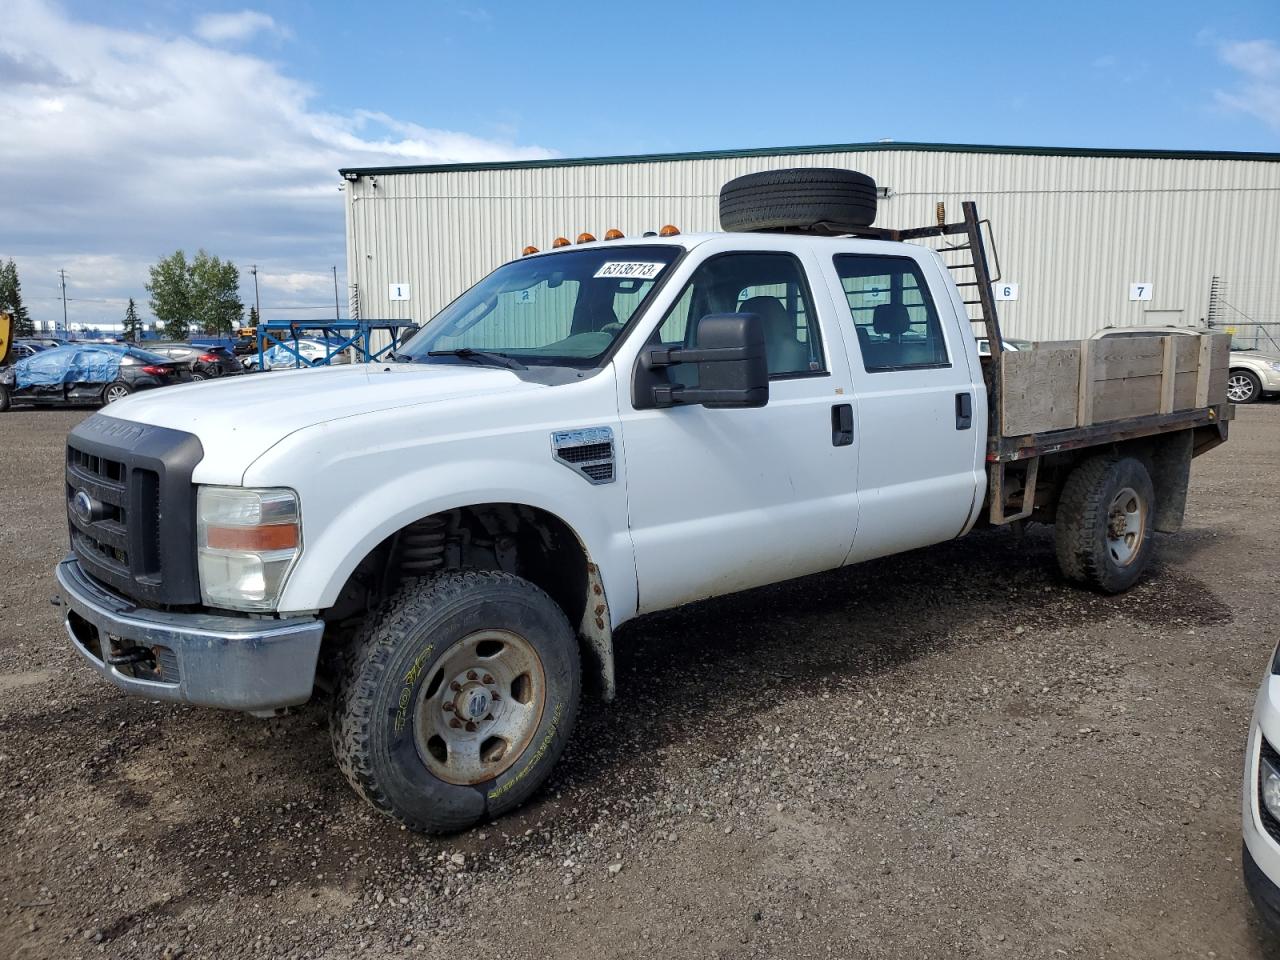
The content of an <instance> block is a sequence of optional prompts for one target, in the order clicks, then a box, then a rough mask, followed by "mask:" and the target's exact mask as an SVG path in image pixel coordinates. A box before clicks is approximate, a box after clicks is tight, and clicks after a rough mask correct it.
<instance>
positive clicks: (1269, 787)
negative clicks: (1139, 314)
mask: <svg viewBox="0 0 1280 960" xmlns="http://www.w3.org/2000/svg"><path fill="white" fill-rule="evenodd" d="M1258 781H1259V784H1258V785H1259V786H1260V787H1261V788H1262V803H1263V805H1264V806H1265V807H1266V808H1267V812H1268V813H1270V814H1271V815H1272V816H1273V817H1275V818H1276V819H1277V820H1280V770H1277V769H1276V767H1275V764H1273V763H1272V762H1271V761H1270V760H1268V759H1267V758H1266V757H1265V756H1261V757H1259V758H1258Z"/></svg>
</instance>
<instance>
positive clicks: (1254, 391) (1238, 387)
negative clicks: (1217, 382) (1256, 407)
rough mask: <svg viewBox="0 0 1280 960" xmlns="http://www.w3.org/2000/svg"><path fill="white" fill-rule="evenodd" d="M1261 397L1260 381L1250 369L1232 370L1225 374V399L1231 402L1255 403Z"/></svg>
mask: <svg viewBox="0 0 1280 960" xmlns="http://www.w3.org/2000/svg"><path fill="white" fill-rule="evenodd" d="M1261 397H1262V381H1261V380H1259V379H1258V375H1257V374H1256V373H1254V372H1253V371H1251V370H1232V371H1230V372H1229V373H1228V374H1227V399H1228V400H1230V401H1231V402H1232V403H1255V402H1257V401H1258V400H1259V399H1261Z"/></svg>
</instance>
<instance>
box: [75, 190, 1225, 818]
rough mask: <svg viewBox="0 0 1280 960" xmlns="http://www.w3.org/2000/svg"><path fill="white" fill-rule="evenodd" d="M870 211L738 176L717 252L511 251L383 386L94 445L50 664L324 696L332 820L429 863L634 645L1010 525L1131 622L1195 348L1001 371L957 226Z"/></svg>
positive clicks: (586, 245)
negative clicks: (639, 632)
mask: <svg viewBox="0 0 1280 960" xmlns="http://www.w3.org/2000/svg"><path fill="white" fill-rule="evenodd" d="M824 176H825V179H823V177H824ZM867 183H869V181H868V180H867V179H866V178H860V177H859V176H858V175H856V174H852V173H850V172H847V171H844V172H842V171H812V170H808V171H775V172H772V173H770V174H758V175H753V176H751V177H747V178H742V179H741V180H740V181H734V182H733V183H731V184H729V185H728V186H727V187H726V189H725V192H724V194H723V196H722V219H723V220H724V221H725V222H726V224H730V223H731V224H732V225H733V226H734V227H736V229H735V230H734V231H733V232H726V233H716V234H701V235H681V234H679V233H678V232H677V231H675V230H674V228H664V230H663V235H661V236H648V237H645V238H642V239H625V238H621V239H610V240H605V241H601V242H594V241H592V240H590V238H586V237H584V238H581V240H582V242H580V243H577V244H568V243H567V242H566V243H565V244H563V245H559V246H558V247H557V248H556V249H553V250H551V251H550V252H546V253H539V252H536V251H531V250H530V251H527V252H526V255H524V256H522V257H521V258H519V259H517V260H514V261H512V262H510V263H507V264H505V265H503V266H501V267H499V268H498V269H496V270H495V271H494V272H493V273H491V274H490V275H489V276H487V277H486V278H485V279H483V280H482V281H480V282H479V283H478V284H476V285H475V286H474V287H472V288H471V289H469V290H467V291H466V292H465V293H463V294H462V295H461V296H460V297H459V298H458V299H457V300H455V301H454V302H453V303H451V304H450V305H449V306H448V307H446V308H445V309H444V310H443V311H441V313H440V314H438V315H437V316H436V317H435V318H434V319H432V320H431V321H430V322H429V323H427V324H426V325H425V326H424V328H423V330H422V331H421V332H420V333H419V334H418V335H417V336H416V337H415V338H414V339H413V340H412V341H411V342H410V343H409V344H408V345H407V347H405V348H404V349H402V351H401V352H400V353H399V355H398V356H396V357H395V361H394V362H388V363H373V364H358V365H350V366H345V367H340V368H332V369H317V370H301V371H297V372H285V373H279V374H276V375H273V376H271V377H263V378H257V377H253V378H234V379H233V380H231V381H227V382H218V381H212V382H206V383H202V384H195V385H192V386H181V387H177V388H172V389H169V390H165V391H163V392H162V393H163V395H160V393H159V392H157V393H156V394H155V395H147V394H143V395H138V396H135V397H131V398H128V399H126V400H123V401H121V402H119V403H116V404H113V405H112V406H111V407H109V408H108V409H106V410H103V411H102V412H100V413H97V414H95V415H93V416H91V417H89V418H88V419H86V420H85V421H83V422H82V423H81V424H80V425H79V426H77V427H76V428H75V429H74V430H73V431H72V432H71V434H70V436H69V438H68V445H67V467H66V482H67V486H66V495H67V506H68V520H69V526H70V535H71V556H70V557H69V558H68V559H67V560H65V561H64V562H63V563H61V564H60V565H59V566H58V570H57V576H58V580H59V582H60V585H61V588H62V593H63V595H64V597H65V603H66V609H67V621H66V626H67V632H68V634H69V636H70V638H71V641H72V643H73V644H74V645H75V647H76V649H77V650H79V652H80V653H81V654H82V655H83V656H84V658H85V659H86V660H87V661H88V663H89V664H91V665H92V666H93V667H94V668H95V669H96V670H97V671H99V672H100V673H101V674H102V676H103V677H105V678H106V679H108V680H110V681H111V682H112V683H114V684H116V685H117V686H118V687H120V688H122V689H124V690H126V691H128V692H130V693H133V694H137V695H140V696H143V697H148V698H153V699H161V700H173V701H183V702H189V703H196V704H205V705H210V706H216V707H224V708H231V709H237V710H244V711H250V712H253V713H269V712H272V711H275V710H279V709H281V708H284V707H288V706H292V705H296V704H301V703H303V702H304V701H307V700H308V699H309V698H311V696H312V694H313V690H315V689H317V688H321V689H325V690H328V691H331V692H332V732H333V742H334V748H335V752H336V754H337V758H338V761H339V763H340V765H341V767H342V769H343V771H344V773H345V774H346V776H347V777H348V779H349V780H350V782H351V783H352V785H353V786H354V787H355V789H356V790H357V791H359V793H360V794H361V795H363V796H364V797H365V798H366V799H367V800H368V801H369V802H370V803H371V804H372V805H373V806H375V807H376V808H378V809H379V810H382V811H384V812H386V813H388V814H391V815H393V816H395V817H397V818H398V819H400V820H401V821H402V822H403V823H405V824H407V825H408V826H409V827H411V828H414V829H421V830H437V831H443V830H455V829H461V828H465V827H467V826H469V825H471V824H473V823H476V822H477V821H479V820H481V819H482V818H485V817H493V816H497V815H500V814H502V813H504V812H506V811H509V810H510V809H512V808H513V807H515V806H516V805H518V804H520V803H521V802H522V801H524V800H525V799H526V798H528V797H529V796H530V795H531V794H532V793H533V792H534V791H535V790H536V789H537V787H538V785H539V784H540V783H541V782H542V781H543V780H544V779H545V778H546V776H547V774H548V772H549V771H550V770H551V768H552V766H553V765H554V763H555V762H556V759H557V757H558V756H559V755H560V753H561V751H562V749H563V747H564V744H565V742H566V740H567V738H568V737H569V735H570V732H571V731H572V729H573V726H574V721H575V718H576V716H577V713H578V705H579V698H580V694H581V689H582V685H583V679H582V677H583V671H584V669H585V671H586V674H587V676H588V678H590V679H593V680H595V681H598V683H597V684H596V686H598V689H600V691H601V693H602V696H604V697H605V698H606V699H611V698H612V697H613V696H614V680H613V639H614V631H615V630H616V629H617V628H618V627H619V625H621V624H623V623H625V622H626V621H628V620H631V619H633V618H635V617H638V616H642V615H644V614H647V613H651V612H654V611H658V610H664V609H668V608H671V607H675V606H677V605H680V604H685V603H689V602H691V601H695V600H699V599H702V598H706V597H712V596H717V595H722V594H727V593H732V592H734V591H739V590H746V589H749V588H751V587H756V586H760V585H762V584H768V583H773V582H776V581H780V580H785V579H789V578H792V577H799V576H803V575H805V574H810V573H816V572H818V571H823V570H830V569H833V568H837V567H840V566H843V565H846V564H852V563H859V562H861V561H864V560H870V559H872V558H875V557H880V556H884V555H886V554H892V553H899V552H901V551H905V550H911V549H914V548H917V547H924V546H928V545H930V544H936V543H940V542H942V541H946V540H953V539H955V538H957V537H960V536H963V535H964V534H966V533H968V532H969V531H970V530H972V529H973V528H974V527H975V526H976V525H988V524H1001V523H1010V522H1012V523H1021V522H1024V521H1027V520H1031V521H1042V522H1050V523H1052V522H1055V521H1056V524H1057V532H1058V537H1057V542H1058V556H1059V559H1060V561H1061V565H1062V569H1063V571H1064V573H1065V574H1066V575H1067V576H1068V577H1070V578H1072V579H1075V580H1077V581H1080V582H1082V583H1084V584H1087V585H1092V586H1093V587H1094V588H1098V589H1102V590H1106V591H1113V592H1114V591H1119V590H1123V589H1126V588H1127V587H1128V586H1130V585H1131V584H1132V583H1133V582H1134V581H1135V580H1136V579H1137V578H1138V577H1139V576H1140V575H1141V574H1142V572H1143V570H1144V568H1145V567H1146V565H1147V563H1148V560H1149V558H1150V555H1151V550H1152V546H1153V536H1152V530H1164V531H1173V530H1176V529H1178V527H1179V525H1180V523H1181V520H1182V513H1183V506H1184V503H1185V497H1186V488H1187V482H1188V477H1189V470H1190V461H1191V458H1192V456H1193V455H1195V454H1196V453H1199V452H1201V451H1203V450H1206V449H1208V448H1210V447H1212V446H1214V445H1216V444H1218V443H1220V442H1222V441H1223V440H1224V439H1225V437H1226V420H1228V419H1229V418H1230V414H1231V409H1232V408H1231V407H1230V405H1229V404H1227V403H1226V402H1225V360H1223V361H1222V362H1221V363H1219V362H1218V353H1219V352H1220V351H1219V350H1218V345H1217V344H1216V343H1215V342H1213V341H1214V338H1210V337H1205V338H1196V337H1173V338H1170V337H1164V338H1142V340H1141V342H1136V345H1135V343H1133V342H1129V341H1126V342H1125V343H1124V344H1119V345H1118V346H1117V347H1115V348H1114V349H1115V350H1118V351H1119V353H1117V354H1114V355H1111V354H1108V355H1098V354H1092V355H1091V354H1090V353H1089V344H1088V342H1084V343H1069V344H1052V345H1043V349H1042V348H1040V347H1037V348H1035V349H1031V350H1025V349H1024V350H1020V351H1018V352H1017V353H1016V354H1015V353H1013V352H1011V351H1010V352H1005V351H1003V350H1001V349H1000V344H1001V342H1002V341H1001V338H1000V331H999V326H998V323H997V320H996V316H995V307H994V304H993V303H992V302H991V294H990V283H991V280H992V278H991V275H990V273H989V271H988V268H987V262H986V254H985V250H984V238H983V236H984V235H983V229H982V222H981V221H979V220H978V218H977V215H976V212H975V210H974V208H973V206H972V204H966V205H965V217H964V220H963V222H959V223H946V222H944V217H943V215H942V214H943V212H942V211H941V210H940V211H939V222H938V224H937V225H934V226H928V227H921V228H916V229H912V230H885V229H876V228H873V227H871V226H869V224H870V223H871V217H872V216H873V215H874V197H875V194H874V185H871V187H870V192H869V193H868V189H867V186H866V185H867ZM839 191H844V193H843V194H842V195H840V196H843V197H844V198H845V199H844V201H842V202H834V203H833V201H832V199H831V197H832V195H833V194H837V195H838V194H839ZM837 200H839V196H837ZM868 206H869V207H870V211H868V209H867V208H868ZM908 240H918V241H922V242H919V243H917V242H904V241H908ZM930 242H935V243H940V244H941V245H942V246H941V248H940V249H941V250H942V252H941V253H940V252H938V251H936V250H934V249H931V248H930V247H929V246H928V244H929V243H930ZM956 251H962V252H963V251H967V256H965V257H964V258H963V259H964V260H965V261H966V262H963V263H954V262H953V263H948V261H947V259H946V258H947V257H952V258H954V256H955V254H956ZM968 261H971V262H968ZM949 268H955V269H959V270H960V271H961V272H960V273H959V274H958V275H957V279H958V280H959V283H957V282H956V280H955V279H953V277H952V275H951V271H950V269H949ZM965 271H967V272H965ZM963 278H968V279H963ZM962 291H968V292H970V293H972V294H975V295H976V296H975V297H974V298H972V299H971V300H966V299H965V297H964V296H962ZM969 306H973V307H974V308H975V312H976V313H978V314H979V316H978V317H977V318H976V319H973V320H971V318H970V316H969V313H968V307H969ZM973 323H980V324H981V325H982V328H983V329H982V335H983V336H985V337H986V338H987V340H988V343H989V345H990V346H991V350H990V353H991V356H990V357H981V358H980V357H979V352H978V349H977V344H976V341H975V332H974V329H973V328H972V326H971V324H973ZM1201 339H1203V340H1204V343H1203V344H1200V342H1199V341H1200V340H1201ZM1221 339H1223V340H1224V344H1223V346H1225V339H1226V338H1221ZM1173 341H1183V342H1185V345H1184V346H1179V344H1178V343H1174V342H1173ZM1095 349H1098V348H1095ZM1105 349H1107V350H1111V349H1113V348H1111V347H1107V348H1105ZM1073 351H1074V352H1073ZM1224 356H1225V354H1224ZM1014 358H1019V359H1018V363H1020V364H1021V366H1015V365H1014V363H1013V360H1014ZM1117 382H1119V386H1117Z"/></svg>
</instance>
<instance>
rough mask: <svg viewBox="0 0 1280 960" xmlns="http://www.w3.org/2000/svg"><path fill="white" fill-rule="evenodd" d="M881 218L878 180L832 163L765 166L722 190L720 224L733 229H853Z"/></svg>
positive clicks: (813, 230) (822, 231)
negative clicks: (775, 168)
mask: <svg viewBox="0 0 1280 960" xmlns="http://www.w3.org/2000/svg"><path fill="white" fill-rule="evenodd" d="M875 219H876V182H875V181H874V180H872V179H871V178H870V177H868V176H867V175H866V174H863V173H858V172H856V171H854V170H840V169H837V168H832V167H799V168H795V169H790V170H765V171H763V172H761V173H749V174H747V175H746V176H745V177H738V178H737V179H735V180H730V181H729V182H728V183H726V184H725V185H724V186H723V187H722V188H721V190H720V225H721V226H722V227H723V228H724V229H725V230H730V231H747V232H751V231H757V230H807V231H812V232H818V233H837V234H838V233H847V232H849V230H850V229H856V228H859V227H869V226H870V225H871V224H872V223H874V222H875Z"/></svg>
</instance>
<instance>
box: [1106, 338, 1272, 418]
mask: <svg viewBox="0 0 1280 960" xmlns="http://www.w3.org/2000/svg"><path fill="white" fill-rule="evenodd" d="M1203 332H1204V331H1203V330H1201V329H1200V328H1199V327H1104V328H1103V329H1101V330H1099V331H1098V332H1097V333H1095V334H1094V335H1093V337H1092V339H1094V340H1101V339H1104V338H1109V337H1163V336H1167V335H1169V334H1191V335H1194V334H1198V333H1203ZM1276 394H1280V353H1266V352H1264V351H1262V350H1259V349H1258V348H1257V347H1256V346H1250V345H1248V344H1244V343H1241V342H1240V341H1238V340H1232V341H1231V359H1230V369H1229V370H1228V371H1227V399H1228V400H1230V401H1231V402H1232V403H1254V402H1256V401H1258V400H1261V399H1262V398H1263V397H1274V396H1275V395H1276Z"/></svg>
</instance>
